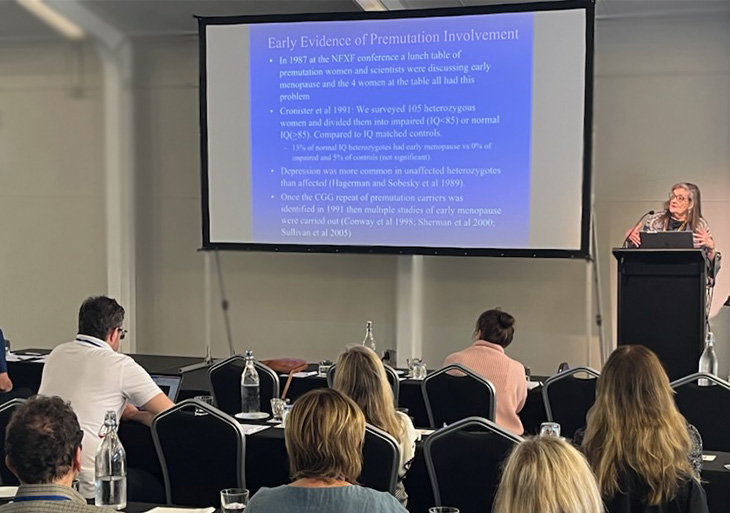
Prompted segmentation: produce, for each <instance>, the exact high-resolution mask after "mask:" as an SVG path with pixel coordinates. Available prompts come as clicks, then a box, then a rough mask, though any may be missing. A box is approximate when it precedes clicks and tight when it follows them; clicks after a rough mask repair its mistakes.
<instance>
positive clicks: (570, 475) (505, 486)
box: [492, 436, 603, 513]
mask: <svg viewBox="0 0 730 513" xmlns="http://www.w3.org/2000/svg"><path fill="white" fill-rule="evenodd" d="M492 511H493V512H494V513H603V502H602V501H601V494H600V493H599V491H598V486H597V485H596V480H595V478H594V477H593V472H592V471H591V468H590V466H589V465H588V462H586V460H585V458H584V457H583V455H582V454H581V453H580V452H578V451H577V450H576V449H575V448H574V447H573V446H571V445H570V444H569V443H568V442H566V441H565V440H563V439H561V438H558V437H554V436H543V437H537V438H528V439H526V440H525V441H524V442H522V443H520V444H518V445H517V446H516V447H515V448H514V450H513V451H512V454H511V455H510V457H509V459H508V460H507V463H506V464H505V467H504V471H503V473H502V481H501V483H500V485H499V490H497V496H496V498H495V501H494V508H493V509H492Z"/></svg>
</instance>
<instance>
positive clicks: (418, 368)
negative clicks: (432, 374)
mask: <svg viewBox="0 0 730 513" xmlns="http://www.w3.org/2000/svg"><path fill="white" fill-rule="evenodd" d="M427 374H428V369H426V364H425V363H423V362H422V361H421V360H418V361H417V362H416V363H414V364H413V370H412V371H411V378H413V379H419V380H422V379H426V375H427Z"/></svg>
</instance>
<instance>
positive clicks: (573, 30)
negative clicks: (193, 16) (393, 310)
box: [199, 1, 594, 257]
mask: <svg viewBox="0 0 730 513" xmlns="http://www.w3.org/2000/svg"><path fill="white" fill-rule="evenodd" d="M593 23H594V11H593V3H592V2H584V1H579V2H573V1H571V2H549V3H539V4H519V5H517V4H510V5H505V6H490V7H479V8H468V9H458V10H454V9H449V10H443V9H438V10H426V11H395V12H386V13H354V14H352V13H348V14H331V15H298V16H275V17H272V16H269V17H259V16H256V17H224V18H200V19H199V28H200V62H201V67H200V81H201V82H200V120H201V121H200V124H201V155H202V158H201V160H202V172H201V175H202V194H201V197H202V214H203V223H202V225H203V247H204V248H205V249H246V250H251V249H253V250H272V251H302V252H362V253H373V252H381V253H397V254H432V255H433V254H439V255H488V256H530V257H532V256H538V257H540V256H542V257H577V256H585V255H587V253H588V239H589V219H590V195H591V186H590V162H591V106H592V69H593V64H592V60H593Z"/></svg>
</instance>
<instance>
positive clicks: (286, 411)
mask: <svg viewBox="0 0 730 513" xmlns="http://www.w3.org/2000/svg"><path fill="white" fill-rule="evenodd" d="M293 407H294V405H292V404H287V405H286V406H284V414H283V415H282V416H281V425H282V426H286V418H287V417H288V416H289V412H291V409H292V408H293Z"/></svg>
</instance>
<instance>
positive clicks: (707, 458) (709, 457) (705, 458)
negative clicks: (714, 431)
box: [702, 454, 717, 461]
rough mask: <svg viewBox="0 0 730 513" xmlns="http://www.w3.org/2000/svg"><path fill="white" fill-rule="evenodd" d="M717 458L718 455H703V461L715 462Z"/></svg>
mask: <svg viewBox="0 0 730 513" xmlns="http://www.w3.org/2000/svg"><path fill="white" fill-rule="evenodd" d="M715 458H717V454H703V455H702V461H715Z"/></svg>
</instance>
